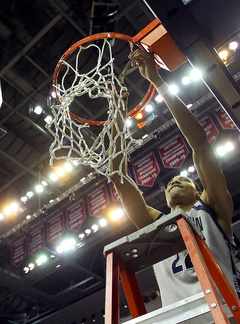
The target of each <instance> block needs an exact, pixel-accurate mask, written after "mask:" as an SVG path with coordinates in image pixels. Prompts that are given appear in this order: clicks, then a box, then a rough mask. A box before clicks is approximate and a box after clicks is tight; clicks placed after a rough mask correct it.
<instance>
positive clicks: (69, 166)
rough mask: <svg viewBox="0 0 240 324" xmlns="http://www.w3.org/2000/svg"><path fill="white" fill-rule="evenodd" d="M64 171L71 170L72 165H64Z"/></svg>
mask: <svg viewBox="0 0 240 324" xmlns="http://www.w3.org/2000/svg"><path fill="white" fill-rule="evenodd" d="M64 169H65V170H66V171H71V170H72V165H71V164H70V163H66V164H64Z"/></svg>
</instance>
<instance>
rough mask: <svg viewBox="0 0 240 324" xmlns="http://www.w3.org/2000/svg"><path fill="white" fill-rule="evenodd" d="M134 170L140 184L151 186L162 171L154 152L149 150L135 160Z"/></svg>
mask: <svg viewBox="0 0 240 324" xmlns="http://www.w3.org/2000/svg"><path fill="white" fill-rule="evenodd" d="M133 171H134V174H135V178H136V183H137V184H138V185H139V186H145V187H151V186H152V185H153V184H154V182H155V180H156V179H157V176H158V174H159V172H160V169H159V166H158V163H157V160H156V157H155V155H154V153H153V152H149V153H148V154H146V155H145V156H144V157H142V158H140V159H138V160H137V161H136V162H134V163H133Z"/></svg>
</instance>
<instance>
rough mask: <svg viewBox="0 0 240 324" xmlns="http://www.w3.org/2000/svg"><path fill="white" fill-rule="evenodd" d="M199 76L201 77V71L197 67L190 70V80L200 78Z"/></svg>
mask: <svg viewBox="0 0 240 324" xmlns="http://www.w3.org/2000/svg"><path fill="white" fill-rule="evenodd" d="M201 77H202V73H201V72H200V71H199V70H197V69H194V70H192V72H191V78H192V80H198V79H201Z"/></svg>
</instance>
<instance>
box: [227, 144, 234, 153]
mask: <svg viewBox="0 0 240 324" xmlns="http://www.w3.org/2000/svg"><path fill="white" fill-rule="evenodd" d="M225 149H226V151H228V152H229V151H232V150H233V149H234V147H233V144H232V143H230V142H228V143H227V144H226V145H225Z"/></svg>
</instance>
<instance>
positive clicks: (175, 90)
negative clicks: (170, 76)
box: [169, 84, 178, 94]
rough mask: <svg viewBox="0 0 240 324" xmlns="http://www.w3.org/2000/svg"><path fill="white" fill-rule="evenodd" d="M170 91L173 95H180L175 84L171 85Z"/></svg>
mask: <svg viewBox="0 0 240 324" xmlns="http://www.w3.org/2000/svg"><path fill="white" fill-rule="evenodd" d="M169 90H170V92H171V93H174V94H175V93H178V87H177V86H176V85H175V84H172V85H170V86H169Z"/></svg>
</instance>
